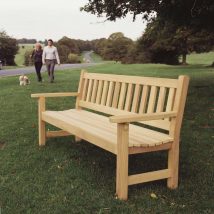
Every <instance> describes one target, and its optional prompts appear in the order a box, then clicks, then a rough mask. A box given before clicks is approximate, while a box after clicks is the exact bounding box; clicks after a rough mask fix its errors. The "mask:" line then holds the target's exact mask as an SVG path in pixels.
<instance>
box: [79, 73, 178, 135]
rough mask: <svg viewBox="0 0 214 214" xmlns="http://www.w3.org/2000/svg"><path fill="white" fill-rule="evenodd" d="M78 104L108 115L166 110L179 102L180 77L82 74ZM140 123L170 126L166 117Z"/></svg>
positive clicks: (172, 108) (168, 127)
mask: <svg viewBox="0 0 214 214" xmlns="http://www.w3.org/2000/svg"><path fill="white" fill-rule="evenodd" d="M82 79H83V80H82V81H81V83H82V84H83V87H81V88H82V92H81V93H80V94H81V97H80V98H79V103H78V105H79V107H80V108H88V109H91V110H95V111H99V112H102V113H106V114H109V115H118V114H139V113H154V112H167V111H171V110H174V103H175V100H176V99H177V101H176V102H180V101H179V100H180V97H179V96H180V95H178V94H177V88H178V86H179V85H180V84H179V79H165V78H153V77H135V76H123V75H112V74H97V73H87V72H83V74H82ZM177 105H178V104H177ZM142 123H143V124H146V125H150V126H154V127H156V128H161V129H164V130H168V131H169V130H170V129H171V128H170V124H171V121H170V120H169V119H165V120H156V121H145V122H142Z"/></svg>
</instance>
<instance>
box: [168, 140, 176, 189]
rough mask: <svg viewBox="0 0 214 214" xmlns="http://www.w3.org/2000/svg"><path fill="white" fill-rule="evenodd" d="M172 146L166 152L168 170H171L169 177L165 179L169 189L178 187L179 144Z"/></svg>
mask: <svg viewBox="0 0 214 214" xmlns="http://www.w3.org/2000/svg"><path fill="white" fill-rule="evenodd" d="M173 144H174V145H173V146H172V148H171V149H170V150H169V152H168V168H169V170H171V177H170V178H168V179H167V186H168V187H169V188H170V189H176V188H177V187H178V167H179V142H174V143H173Z"/></svg>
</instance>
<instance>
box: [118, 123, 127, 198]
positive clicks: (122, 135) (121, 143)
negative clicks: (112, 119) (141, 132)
mask: <svg viewBox="0 0 214 214" xmlns="http://www.w3.org/2000/svg"><path fill="white" fill-rule="evenodd" d="M117 127H118V128H117V172H116V195H117V197H118V198H119V199H121V200H127V199H128V157H129V156H128V141H129V140H128V139H129V126H128V124H118V125H117Z"/></svg>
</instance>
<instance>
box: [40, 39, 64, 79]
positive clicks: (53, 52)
mask: <svg viewBox="0 0 214 214" xmlns="http://www.w3.org/2000/svg"><path fill="white" fill-rule="evenodd" d="M42 62H43V64H46V67H47V71H48V76H49V81H50V82H51V83H53V81H54V67H55V64H56V62H57V64H58V65H60V60H59V54H58V51H57V48H56V47H54V46H53V40H52V39H49V40H48V45H47V46H46V47H45V48H44V51H43V55H42Z"/></svg>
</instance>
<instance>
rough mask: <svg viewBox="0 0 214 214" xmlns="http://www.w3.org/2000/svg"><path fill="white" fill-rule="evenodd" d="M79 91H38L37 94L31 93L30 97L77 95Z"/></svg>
mask: <svg viewBox="0 0 214 214" xmlns="http://www.w3.org/2000/svg"><path fill="white" fill-rule="evenodd" d="M78 95H79V93H77V92H60V93H39V94H31V97H32V98H39V97H77V96H78Z"/></svg>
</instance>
